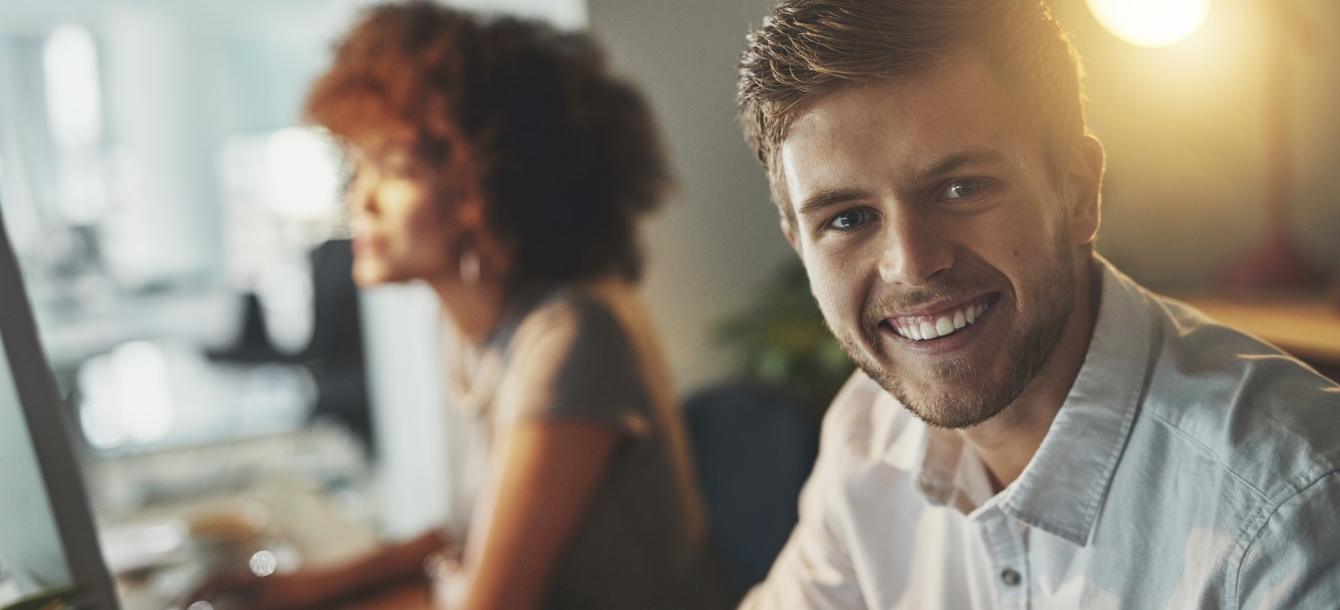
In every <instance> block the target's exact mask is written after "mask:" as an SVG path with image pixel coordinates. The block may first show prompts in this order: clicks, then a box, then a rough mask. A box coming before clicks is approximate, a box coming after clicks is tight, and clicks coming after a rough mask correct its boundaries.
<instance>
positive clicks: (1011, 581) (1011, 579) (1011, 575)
mask: <svg viewBox="0 0 1340 610" xmlns="http://www.w3.org/2000/svg"><path fill="white" fill-rule="evenodd" d="M1019 580H1020V578H1019V573H1018V572H1016V571H1015V570H1014V568H1005V570H1004V571H1002V572H1001V573H1000V582H1003V583H1005V586H1007V587H1013V586H1015V585H1017V584H1019Z"/></svg>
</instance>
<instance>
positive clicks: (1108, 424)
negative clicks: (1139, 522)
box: [894, 257, 1154, 546]
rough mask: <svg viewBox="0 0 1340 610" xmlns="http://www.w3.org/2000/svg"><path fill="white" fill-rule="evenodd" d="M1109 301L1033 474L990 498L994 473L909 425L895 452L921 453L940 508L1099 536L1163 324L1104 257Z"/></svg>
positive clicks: (944, 439) (1076, 538) (955, 439)
mask: <svg viewBox="0 0 1340 610" xmlns="http://www.w3.org/2000/svg"><path fill="white" fill-rule="evenodd" d="M1095 258H1096V259H1097V262H1096V264H1097V265H1098V266H1099V268H1100V269H1101V272H1102V298H1101V301H1100V305H1099V309H1098V320H1097V323H1096V324H1095V326H1094V332H1093V338H1092V340H1091V341H1090V343H1089V351H1088V353H1087V355H1086V356H1085V358H1084V364H1083V365H1082V366H1081V367H1080V371H1079V375H1078V376H1077V377H1076V378H1075V383H1074V385H1073V386H1071V388H1070V394H1069V395H1068V396H1067V397H1066V401H1065V403H1064V404H1063V405H1062V406H1061V410H1060V411H1059V412H1058V413H1057V415H1056V419H1055V420H1054V421H1053V422H1052V425H1051V429H1050V430H1048V432H1047V436H1046V437H1045V438H1044V439H1043V441H1042V445H1041V446H1040V447H1039V448H1038V452H1037V454H1036V455H1034V456H1033V459H1032V461H1030V462H1029V464H1028V467H1027V468H1025V469H1024V472H1023V474H1021V475H1020V476H1019V478H1018V479H1017V480H1016V481H1014V483H1011V484H1010V485H1009V487H1007V488H1005V490H1004V491H1002V492H1001V493H1000V494H997V495H996V496H995V497H994V498H989V499H988V498H987V497H986V496H989V495H990V494H989V492H987V493H986V494H985V495H984V494H983V491H982V486H983V485H985V484H986V482H985V475H984V473H983V472H982V471H983V470H984V469H983V468H982V466H981V463H980V462H979V461H978V460H977V459H976V456H975V455H973V452H972V451H971V449H970V448H968V447H966V446H965V443H964V442H963V440H962V438H961V437H960V436H959V435H958V434H957V433H954V432H952V431H948V430H939V429H936V428H931V427H928V426H926V425H925V424H924V423H922V422H921V421H919V420H917V421H912V422H908V424H909V425H907V426H906V427H905V428H904V430H903V433H902V434H900V435H899V438H898V439H897V441H896V442H895V443H894V445H895V446H896V447H897V446H901V448H902V449H901V450H902V453H903V455H905V456H906V455H907V453H908V452H907V451H906V448H907V446H908V445H913V446H919V448H920V451H918V452H916V453H915V455H916V456H917V458H919V459H917V460H916V461H915V463H913V464H906V460H905V459H904V460H898V461H900V462H904V464H905V465H907V466H911V468H909V470H911V471H913V472H914V476H915V478H914V480H915V486H916V489H917V490H918V491H919V492H921V494H922V495H924V496H925V497H926V499H927V500H928V501H929V502H931V503H932V504H936V505H941V506H943V505H953V506H955V507H956V508H959V509H960V510H962V511H963V512H965V513H968V512H972V511H973V510H974V508H976V509H977V512H976V513H974V514H977V513H980V512H981V509H985V508H987V506H999V507H1000V509H1001V510H1002V511H1003V512H1004V513H1005V514H1007V515H1009V516H1011V517H1013V518H1015V519H1017V520H1019V521H1021V522H1024V523H1027V524H1028V525H1030V526H1033V527H1036V528H1039V529H1042V530H1044V531H1047V532H1049V533H1051V534H1054V535H1056V536H1059V537H1061V538H1064V539H1066V540H1069V541H1070V542H1072V543H1074V544H1077V545H1079V546H1085V545H1086V544H1087V543H1088V539H1089V533H1090V531H1091V530H1092V528H1093V524H1094V522H1095V520H1096V519H1097V516H1098V512H1099V510H1100V508H1101V507H1102V502H1103V499H1104V497H1105V496H1106V493H1107V489H1108V485H1109V483H1110V482H1111V480H1112V474H1113V472H1115V471H1116V467H1117V463H1118V461H1120V458H1121V453H1122V450H1123V449H1124V448H1125V446H1126V439H1127V437H1128V436H1129V434H1130V430H1131V424H1132V422H1133V421H1134V420H1135V413H1136V411H1137V406H1138V404H1139V400H1140V397H1141V395H1142V394H1143V392H1144V385H1145V376H1146V375H1145V373H1146V371H1147V369H1148V366H1149V362H1150V358H1151V355H1150V347H1151V345H1152V342H1153V331H1154V327H1153V321H1152V318H1151V313H1150V310H1149V305H1148V302H1147V301H1146V300H1145V297H1144V294H1143V291H1142V289H1141V288H1140V287H1139V286H1138V285H1136V284H1135V282H1134V281H1132V280H1131V279H1130V278H1128V277H1126V276H1125V275H1123V274H1122V273H1121V272H1119V271H1117V270H1116V269H1115V268H1114V267H1112V265H1111V264H1110V263H1108V262H1107V261H1106V260H1104V259H1102V258H1101V257H1095Z"/></svg>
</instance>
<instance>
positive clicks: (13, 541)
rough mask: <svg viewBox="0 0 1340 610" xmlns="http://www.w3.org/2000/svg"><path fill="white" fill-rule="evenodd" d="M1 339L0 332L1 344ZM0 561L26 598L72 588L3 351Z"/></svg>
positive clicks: (0, 351)
mask: <svg viewBox="0 0 1340 610" xmlns="http://www.w3.org/2000/svg"><path fill="white" fill-rule="evenodd" d="M4 339H5V336H4V334H3V332H0V342H3V341H4ZM0 464H4V468H0V515H3V516H0V558H3V559H4V562H5V565H6V568H7V570H6V571H7V572H8V573H9V577H10V578H11V579H12V580H13V581H14V584H16V585H17V586H18V590H19V591H20V592H22V593H24V594H32V593H36V592H38V591H41V590H45V589H49V588H53V587H60V586H66V585H71V584H74V583H73V580H72V579H71V577H70V570H69V567H68V564H69V562H68V561H66V558H65V551H64V549H63V548H62V545H61V538H60V530H59V528H58V527H57V526H56V517H55V514H54V513H53V512H52V510H51V500H50V498H49V497H48V496H47V491H46V483H45V482H44V481H43V479H42V470H41V468H40V467H39V466H38V462H37V453H36V452H35V451H34V448H33V440H32V435H31V434H30V432H29V429H28V422H27V418H26V417H24V412H23V408H22V406H21V404H20V403H19V395H18V389H17V388H16V387H15V385H14V375H13V372H12V369H11V368H10V366H9V358H8V357H7V356H6V354H5V350H3V349H0Z"/></svg>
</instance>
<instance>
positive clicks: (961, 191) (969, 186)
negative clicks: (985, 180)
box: [944, 180, 982, 199]
mask: <svg viewBox="0 0 1340 610" xmlns="http://www.w3.org/2000/svg"><path fill="white" fill-rule="evenodd" d="M980 190H982V183H981V182H980V181H978V180H955V181H954V182H953V183H951V184H950V185H949V186H948V187H947V188H945V192H944V198H945V199H961V198H963V197H971V196H972V195H975V194H977V192H978V191H980Z"/></svg>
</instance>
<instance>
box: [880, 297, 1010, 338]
mask: <svg viewBox="0 0 1340 610" xmlns="http://www.w3.org/2000/svg"><path fill="white" fill-rule="evenodd" d="M988 308H989V305H988V304H986V303H981V304H979V305H971V306H968V307H965V308H963V309H960V310H958V311H956V312H954V315H952V316H948V315H946V316H940V317H939V318H936V319H935V322H934V323H932V322H929V321H926V322H921V323H919V324H917V323H913V324H909V325H908V326H907V327H906V328H903V327H899V326H894V331H896V332H897V333H898V334H899V335H900V336H902V337H906V338H908V339H911V340H913V341H925V340H927V339H935V338H937V337H943V336H945V335H950V334H953V333H954V331H957V330H959V329H961V328H963V327H965V326H967V325H969V324H975V323H977V321H978V320H980V319H981V318H982V314H983V313H986V310H987V309H988Z"/></svg>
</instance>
